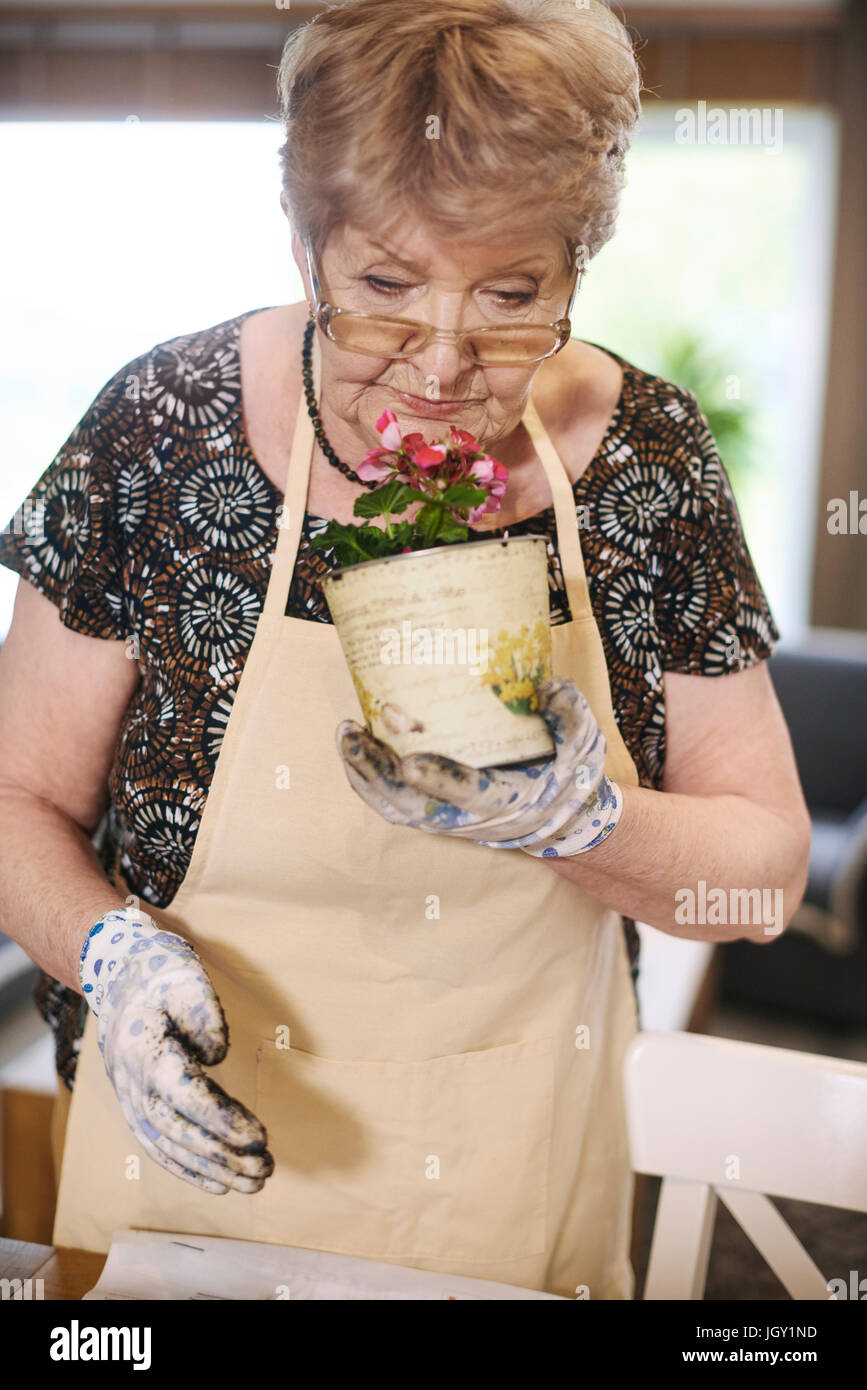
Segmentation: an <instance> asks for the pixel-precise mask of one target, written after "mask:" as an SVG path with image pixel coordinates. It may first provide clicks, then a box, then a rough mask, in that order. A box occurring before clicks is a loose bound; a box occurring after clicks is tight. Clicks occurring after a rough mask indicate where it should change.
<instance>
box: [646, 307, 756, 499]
mask: <svg viewBox="0 0 867 1390" xmlns="http://www.w3.org/2000/svg"><path fill="white" fill-rule="evenodd" d="M654 357H655V359H656V363H657V367H656V370H657V372H658V375H659V376H661V377H663V378H664V379H665V380H666V381H673V382H674V383H675V385H676V386H682V387H683V388H684V389H685V390H687V391H692V393H693V395H694V396H695V398H696V400H697V401H698V403H699V406H700V408H701V411H702V414H703V415H705V416H706V418H707V422H708V425H709V426H710V432H711V434H712V435H713V437H714V439H715V440H716V445H717V448H718V449H719V454H720V458H721V459H722V461H723V464H724V465H725V470H726V472H727V473H728V475H729V477H730V479H731V482H732V487H733V488H734V491H735V493H740V492H742V491H745V490H746V488H747V485H748V482H749V481H750V480H751V479H754V478H755V476H756V474H757V472H758V471H760V458H761V455H760V452H759V451H758V450H757V449H755V448H754V447H753V442H754V441H753V411H752V408H751V407H750V406H749V405H748V404H746V403H745V402H744V401H743V399H742V398H740V397H739V396H738V395H737V390H738V385H739V384H738V380H737V377H736V375H735V374H733V373H732V369H731V365H732V364H731V357H730V356H728V355H726V354H725V353H724V352H722V351H721V350H720V349H718V348H714V347H712V346H711V345H710V344H709V343H708V342H707V341H706V340H704V339H703V338H701V337H700V336H699V334H698V333H695V332H694V331H693V330H692V329H689V328H679V329H675V330H674V331H671V332H669V333H668V334H665V335H663V336H662V337H661V338H660V339H659V341H658V343H657V344H656V347H655V351H654Z"/></svg>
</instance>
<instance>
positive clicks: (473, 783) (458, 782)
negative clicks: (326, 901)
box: [337, 678, 622, 859]
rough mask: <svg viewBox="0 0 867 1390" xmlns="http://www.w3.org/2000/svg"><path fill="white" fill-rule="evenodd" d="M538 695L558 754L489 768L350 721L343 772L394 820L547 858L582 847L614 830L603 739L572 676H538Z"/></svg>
mask: <svg viewBox="0 0 867 1390" xmlns="http://www.w3.org/2000/svg"><path fill="white" fill-rule="evenodd" d="M537 695H538V701H539V713H540V714H541V716H542V718H543V719H544V720H545V722H546V724H547V725H548V728H549V729H550V731H551V735H552V737H553V739H554V742H555V744H556V752H555V755H554V757H553V758H539V759H536V760H535V761H534V762H531V763H524V764H523V765H521V766H519V767H501V768H483V769H476V768H472V767H468V766H467V765H466V764H465V763H459V762H455V761H454V760H453V759H451V758H445V757H442V756H440V755H439V754H436V753H413V754H410V755H409V756H408V757H405V758H399V757H398V756H397V754H396V753H394V752H392V750H391V749H390V748H389V747H388V746H387V745H386V744H384V743H383V742H382V741H381V740H380V739H377V738H374V737H373V735H372V734H369V733H368V732H367V730H366V729H365V728H363V727H362V726H361V725H360V724H356V723H354V722H353V721H352V720H351V719H345V720H343V722H342V723H341V724H339V725H338V728H337V747H338V750H339V752H340V756H341V758H342V759H343V765H344V768H345V769H346V775H347V777H348V778H349V781H350V783H351V785H352V786H353V787H354V788H355V790H356V791H357V792H358V794H359V796H360V797H362V799H363V800H364V801H366V802H367V804H368V806H370V807H372V809H373V810H374V811H376V812H378V814H379V815H381V816H383V817H384V818H385V820H388V821H392V822H394V823H395V824H396V825H409V826H413V827H414V828H415V829H417V830H428V831H431V832H432V833H433V834H436V835H456V836H460V837H462V838H464V839H468V840H472V841H473V843H474V844H479V845H486V846H488V847H489V848H491V849H522V850H524V851H526V853H527V854H532V855H535V856H536V857H541V858H552V859H555V858H561V857H563V856H568V855H574V854H582V853H583V852H584V851H585V850H588V849H592V848H593V846H594V845H597V844H599V843H600V842H601V841H602V840H604V839H606V837H607V836H608V835H610V834H611V832H612V830H614V828H615V826H616V825H617V821H618V820H619V817H620V811H621V809H622V796H621V794H620V789H619V787H618V786H617V784H616V783H615V782H611V781H610V780H609V779H608V778H607V777H606V776H605V772H604V768H605V736H604V734H603V733H602V730H601V729H600V728H599V725H598V724H597V723H596V720H595V718H594V716H593V713H592V711H591V709H590V706H589V705H588V703H587V701H586V700H585V698H584V696H583V695H582V694H581V691H580V690H579V689H578V687H577V685H576V684H575V682H574V681H572V680H569V679H565V678H561V679H549V680H545V681H542V682H541V683H540V684H539V686H538V689H537Z"/></svg>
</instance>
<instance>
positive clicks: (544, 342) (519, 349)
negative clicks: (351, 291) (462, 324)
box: [304, 241, 585, 367]
mask: <svg viewBox="0 0 867 1390" xmlns="http://www.w3.org/2000/svg"><path fill="white" fill-rule="evenodd" d="M304 249H305V251H306V253H307V270H308V274H309V276H310V284H311V285H312V287H313V294H314V296H315V301H316V302H315V305H314V308H313V309H312V311H311V316H312V318H313V319H314V320H315V322H316V323H317V324H318V325H319V327H320V328H321V329H322V331H323V332H324V333H325V334H326V336H327V337H328V338H330V339H331V341H332V342H333V343H336V344H337V346H338V347H340V348H343V349H345V351H347V352H360V353H364V354H365V355H367V356H370V357H393V358H405V357H415V355H416V354H417V353H419V352H423V351H424V349H425V348H426V347H427V346H428V344H429V343H432V342H434V341H438V342H453V343H455V344H456V345H457V347H458V349H459V351H460V352H461V354H462V355H464V356H467V357H469V358H470V360H471V361H472V362H474V363H475V365H476V366H479V367H519V366H529V364H530V363H532V362H542V361H544V360H545V358H546V357H553V356H554V354H555V353H556V352H559V351H560V349H561V348H562V347H565V345H566V343H568V341H569V338H570V336H571V333H572V324H571V321H570V317H569V316H570V314H571V313H572V306H573V304H574V303H575V296H576V294H577V293H578V288H579V285H580V284H581V279H582V277H583V274H584V269H585V265H584V247H579V248H578V252H577V253H576V257H575V278H574V281H573V284H572V292H571V294H570V296H569V304H568V307H567V309H566V314H565V316H564V317H563V318H562V319H558V320H557V322H556V323H527V324H503V325H502V326H500V327H488V326H486V327H479V328H465V329H462V330H461V331H459V332H455V331H452V330H450V329H445V328H435V327H434V325H433V324H430V323H421V322H419V321H418V320H416V319H402V318H390V317H388V316H387V315H384V314H365V313H360V312H357V311H356V310H352V309H339V308H338V307H337V306H336V305H334V304H330V303H328V301H327V300H325V299H323V298H322V287H321V284H320V281H319V276H318V274H317V272H316V264H315V260H314V256H313V251H312V248H311V245H310V242H309V241H306V242H305V244H304Z"/></svg>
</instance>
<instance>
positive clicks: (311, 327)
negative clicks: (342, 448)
mask: <svg viewBox="0 0 867 1390" xmlns="http://www.w3.org/2000/svg"><path fill="white" fill-rule="evenodd" d="M315 331H316V324H315V322H314V320H313V319H310V320H309V322H308V324H307V327H306V328H305V330H304V343H303V345H302V348H301V379H302V381H303V382H304V395H305V396H306V398H307V413H308V415H309V416H310V419H311V420H312V421H313V432H314V434H315V435H316V439H317V441H318V443H319V447H320V449H321V450H322V452H323V454H324V455H325V457H326V458H327V459H328V462H329V463H330V464H331V466H332V468H339V469H340V471H341V473H343V474H345V475H346V477H347V478H351V479H352V481H353V482H354V483H360V484H361V486H362V487H366V488H375V487H379V485H380V484H379V483H378V482H376V481H374V482H365V480H364V479H363V478H359V476H358V474H357V473H356V472H355V471H354V469H352V468H350V467H349V464H348V463H344V462H343V460H342V459H339V458H338V457H337V455H336V454H335V452H334V450H333V449H332V447H331V445H330V444H329V443H328V439H327V437H326V434H325V426H324V425H323V423H322V418H321V416H320V414H319V409H318V407H317V405H316V392H315V390H314V388H313V334H314V333H315Z"/></svg>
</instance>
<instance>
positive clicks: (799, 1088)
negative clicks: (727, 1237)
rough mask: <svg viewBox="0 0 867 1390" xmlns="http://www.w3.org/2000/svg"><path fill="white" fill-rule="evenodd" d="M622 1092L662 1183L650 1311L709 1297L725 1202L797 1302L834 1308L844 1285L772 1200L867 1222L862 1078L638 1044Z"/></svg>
mask: <svg viewBox="0 0 867 1390" xmlns="http://www.w3.org/2000/svg"><path fill="white" fill-rule="evenodd" d="M623 1078H624V1087H625V1094H626V1110H627V1123H628V1129H629V1146H630V1154H631V1159H632V1167H633V1169H634V1170H635V1171H636V1172H637V1173H647V1174H653V1175H654V1176H657V1177H661V1178H662V1188H661V1191H660V1194H659V1205H658V1207H657V1213H656V1219H655V1222H654V1228H653V1238H652V1241H651V1248H650V1259H649V1263H648V1269H647V1278H646V1281H645V1289H644V1297H645V1299H670V1300H690V1299H701V1298H702V1297H703V1295H704V1287H705V1280H706V1278H707V1266H708V1258H709V1255H710V1246H711V1240H712V1236H713V1227H714V1217H715V1215H716V1200H717V1198H720V1200H721V1201H722V1202H724V1203H725V1205H726V1206H727V1207H728V1209H729V1211H730V1212H731V1214H732V1215H733V1216H734V1218H735V1220H736V1221H737V1222H738V1224H739V1225H740V1226H741V1227H742V1228H743V1230H744V1232H745V1233H746V1235H747V1236H748V1237H749V1239H750V1240H751V1241H752V1243H753V1245H754V1246H755V1247H756V1249H757V1250H758V1251H759V1253H760V1254H761V1255H762V1256H763V1257H764V1259H765V1260H766V1261H767V1263H768V1264H769V1266H770V1267H771V1269H772V1270H773V1272H774V1273H775V1274H776V1276H777V1278H778V1279H779V1280H780V1283H781V1284H782V1285H783V1286H784V1287H785V1289H786V1290H787V1291H788V1292H789V1294H790V1295H791V1297H792V1298H793V1299H823V1300H826V1301H827V1300H828V1299H829V1298H831V1297H832V1295H831V1294H829V1291H828V1287H827V1284H828V1280H829V1279H830V1278H832V1277H833V1278H837V1277H842V1278H847V1277H848V1273H849V1272H848V1271H846V1270H831V1271H829V1272H828V1275H827V1277H826V1275H825V1274H823V1273H822V1271H821V1270H819V1269H818V1268H817V1266H816V1265H815V1263H814V1262H813V1260H812V1259H811V1258H810V1256H809V1255H808V1254H807V1252H806V1250H805V1249H804V1247H803V1246H802V1245H801V1242H800V1241H799V1240H798V1238H797V1236H796V1235H795V1234H794V1232H793V1231H792V1230H791V1228H790V1227H789V1226H788V1225H787V1224H786V1222H785V1221H784V1220H783V1218H782V1216H781V1215H780V1213H779V1212H778V1210H777V1208H776V1207H775V1206H774V1205H773V1204H772V1203H771V1202H770V1201H769V1200H768V1196H767V1195H766V1194H770V1195H771V1196H775V1197H788V1198H794V1199H795V1200H797V1201H802V1202H818V1203H821V1204H823V1205H825V1206H832V1207H842V1208H845V1209H846V1210H851V1211H859V1212H867V1064H865V1063H863V1062H852V1061H847V1060H845V1059H843V1058H839V1057H821V1056H817V1055H814V1054H813V1053H810V1052H793V1051H790V1050H789V1049H786V1048H781V1047H764V1046H760V1045H759V1044H756V1043H746V1042H736V1041H733V1040H731V1039H729V1038H713V1037H708V1036H706V1035H701V1034H695V1033H680V1032H642V1033H638V1034H637V1035H636V1036H635V1038H633V1040H632V1042H631V1043H630V1045H629V1048H628V1049H627V1053H626V1056H625V1058H624V1066H623ZM850 1296H851V1295H850ZM833 1297H836V1295H833Z"/></svg>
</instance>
